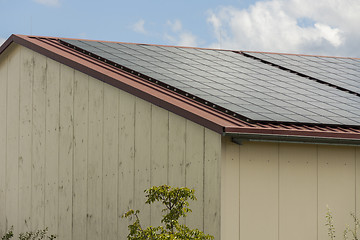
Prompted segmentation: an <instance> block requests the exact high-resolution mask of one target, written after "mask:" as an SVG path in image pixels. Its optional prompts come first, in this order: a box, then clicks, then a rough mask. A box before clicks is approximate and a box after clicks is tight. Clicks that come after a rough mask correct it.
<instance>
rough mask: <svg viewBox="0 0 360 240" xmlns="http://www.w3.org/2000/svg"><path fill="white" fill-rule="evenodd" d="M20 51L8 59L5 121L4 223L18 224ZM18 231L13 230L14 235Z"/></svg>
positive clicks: (12, 52) (15, 51)
mask: <svg viewBox="0 0 360 240" xmlns="http://www.w3.org/2000/svg"><path fill="white" fill-rule="evenodd" d="M20 57H21V49H20V47H16V48H14V49H13V50H12V51H11V54H10V55H9V57H8V82H7V99H6V101H7V114H6V115H7V119H6V129H7V131H6V223H7V224H8V226H17V224H18V218H17V217H18V212H19V211H18V202H19V195H18V187H19V180H18V176H19V125H20V123H19V89H20V86H19V82H20V61H21V58H20ZM18 231H19V230H18V229H14V233H15V235H16V234H18Z"/></svg>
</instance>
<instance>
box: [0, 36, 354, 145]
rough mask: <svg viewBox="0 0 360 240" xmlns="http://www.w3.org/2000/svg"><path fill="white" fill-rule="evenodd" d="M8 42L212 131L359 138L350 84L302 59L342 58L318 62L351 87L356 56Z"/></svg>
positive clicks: (47, 39)
mask: <svg viewBox="0 0 360 240" xmlns="http://www.w3.org/2000/svg"><path fill="white" fill-rule="evenodd" d="M12 42H15V43H17V44H20V45H23V46H25V47H28V48H30V49H32V50H34V51H37V52H39V53H41V54H43V55H45V56H47V57H50V58H52V59H54V60H56V61H59V62H61V63H63V64H65V65H68V66H70V67H73V68H74V69H77V70H79V71H81V72H84V73H86V74H88V75H90V76H93V77H95V78H97V79H99V80H101V81H104V82H106V83H109V84H111V85H113V86H115V87H118V88H120V89H122V90H125V91H127V92H130V93H132V94H134V95H136V96H138V97H141V98H143V99H145V100H147V101H150V102H152V103H154V104H156V105H158V106H161V107H163V108H165V109H167V110H170V111H172V112H174V113H176V114H179V115H181V116H183V117H186V118H188V119H190V120H192V121H194V122H197V123H199V124H202V125H203V126H206V127H208V128H210V129H212V130H214V131H217V132H219V133H223V134H237V135H239V134H240V135H243V136H244V137H247V138H250V137H249V136H250V135H251V136H258V138H261V139H276V138H277V139H280V138H281V139H284V137H285V138H288V137H292V138H297V139H298V140H299V141H305V142H311V141H314V142H329V141H330V140H331V141H332V142H334V143H348V144H351V143H353V142H354V141H359V140H360V97H359V96H358V95H357V93H358V92H357V90H356V89H355V88H351V89H348V85H347V84H346V83H347V82H345V81H342V83H344V84H343V85H341V86H340V84H338V85H339V86H338V85H337V82H336V80H338V81H340V78H336V76H335V75H331V80H329V82H330V81H331V83H327V82H326V81H327V79H329V76H330V75H328V76H327V77H326V75H325V74H323V75H324V76H325V77H324V78H321V79H320V77H318V78H315V75H311V74H310V73H311V72H314V73H316V67H317V66H319V65H314V67H311V64H310V63H309V61H310V60H305V61H302V60H303V59H302V58H305V59H308V58H309V59H316V60H318V59H320V62H322V64H323V65H324V66H328V65H327V64H330V63H334V62H336V61H341V63H343V62H344V64H342V65H341V67H340V66H339V67H333V68H330V67H331V64H330V67H329V66H328V67H329V68H325V67H323V69H325V70H326V71H327V72H329V73H332V74H338V75H341V73H339V72H337V73H334V72H333V70H332V69H341V70H339V71H343V72H345V74H343V76H346V77H345V78H346V79H352V80H353V81H352V82H351V84H352V86H356V87H359V85H360V82H359V80H358V79H357V78H356V77H357V76H358V75H357V74H356V73H357V72H358V71H360V68H359V65H360V64H359V63H360V60H359V59H355V58H324V57H316V56H300V55H287V54H277V55H275V54H273V55H270V56H271V57H269V56H268V55H269V54H267V53H253V52H236V51H226V50H214V49H200V48H185V47H168V46H160V45H146V44H125V43H115V42H106V41H89V40H77V39H65V38H50V37H35V36H23V35H12V36H11V37H10V38H9V39H8V40H7V41H6V42H5V43H4V44H3V46H1V47H0V54H1V53H2V52H3V51H4V50H5V49H6V48H7V46H8V45H10V44H11V43H12ZM274 56H278V58H276V57H274ZM289 56H291V57H289ZM287 58H289V59H287ZM299 58H300V60H299ZM284 59H285V60H284ZM324 59H325V60H327V61H325V60H324ZM275 60H276V61H275ZM282 61H285V62H284V64H283V63H282ZM312 61H313V62H316V61H315V60H312ZM294 62H295V64H290V63H294ZM324 62H325V63H326V64H324ZM296 64H298V65H296ZM349 64H351V67H349V68H346V66H348V65H349ZM299 65H300V66H303V65H306V67H303V68H302V69H305V70H304V71H299V70H301V69H299V68H295V67H297V66H299ZM292 67H294V68H292ZM325 70H324V71H325ZM308 75H311V76H308ZM349 76H350V77H349ZM354 76H355V77H354ZM349 88H350V87H349Z"/></svg>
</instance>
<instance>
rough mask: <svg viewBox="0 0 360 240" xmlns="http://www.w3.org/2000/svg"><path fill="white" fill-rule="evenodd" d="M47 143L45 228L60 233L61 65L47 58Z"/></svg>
mask: <svg viewBox="0 0 360 240" xmlns="http://www.w3.org/2000/svg"><path fill="white" fill-rule="evenodd" d="M46 74H47V75H46V80H47V83H46V123H45V125H46V136H45V139H46V143H45V155H46V160H45V226H46V227H47V228H49V232H51V233H54V234H57V233H58V216H59V212H58V209H59V195H58V191H59V175H58V173H59V171H58V166H59V126H60V123H59V118H60V116H59V111H60V106H59V101H60V99H59V97H60V95H59V94H60V63H58V62H55V61H53V60H51V59H49V58H47V68H46Z"/></svg>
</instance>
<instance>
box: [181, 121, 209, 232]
mask: <svg viewBox="0 0 360 240" xmlns="http://www.w3.org/2000/svg"><path fill="white" fill-rule="evenodd" d="M185 156H186V160H185V162H186V163H185V164H186V165H185V166H186V170H185V173H186V187H188V188H190V189H195V195H196V198H197V201H194V202H190V205H189V207H190V209H192V211H193V212H192V213H190V214H189V215H188V216H187V217H186V220H185V223H186V225H187V226H188V227H190V228H197V229H199V230H201V231H203V230H204V196H203V194H204V184H203V183H204V127H202V126H200V125H198V124H196V123H194V122H191V121H189V120H186V155H185Z"/></svg>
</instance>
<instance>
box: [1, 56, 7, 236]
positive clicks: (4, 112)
mask: <svg viewBox="0 0 360 240" xmlns="http://www.w3.org/2000/svg"><path fill="white" fill-rule="evenodd" d="M7 68H8V57H7V55H1V56H0V113H1V114H0V213H5V212H6V189H5V188H6V119H7V101H6V95H7V79H8V77H7V76H8V74H7V72H8V69H7ZM6 227H7V226H6V214H0V236H2V235H3V234H4V233H5V231H6Z"/></svg>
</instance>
